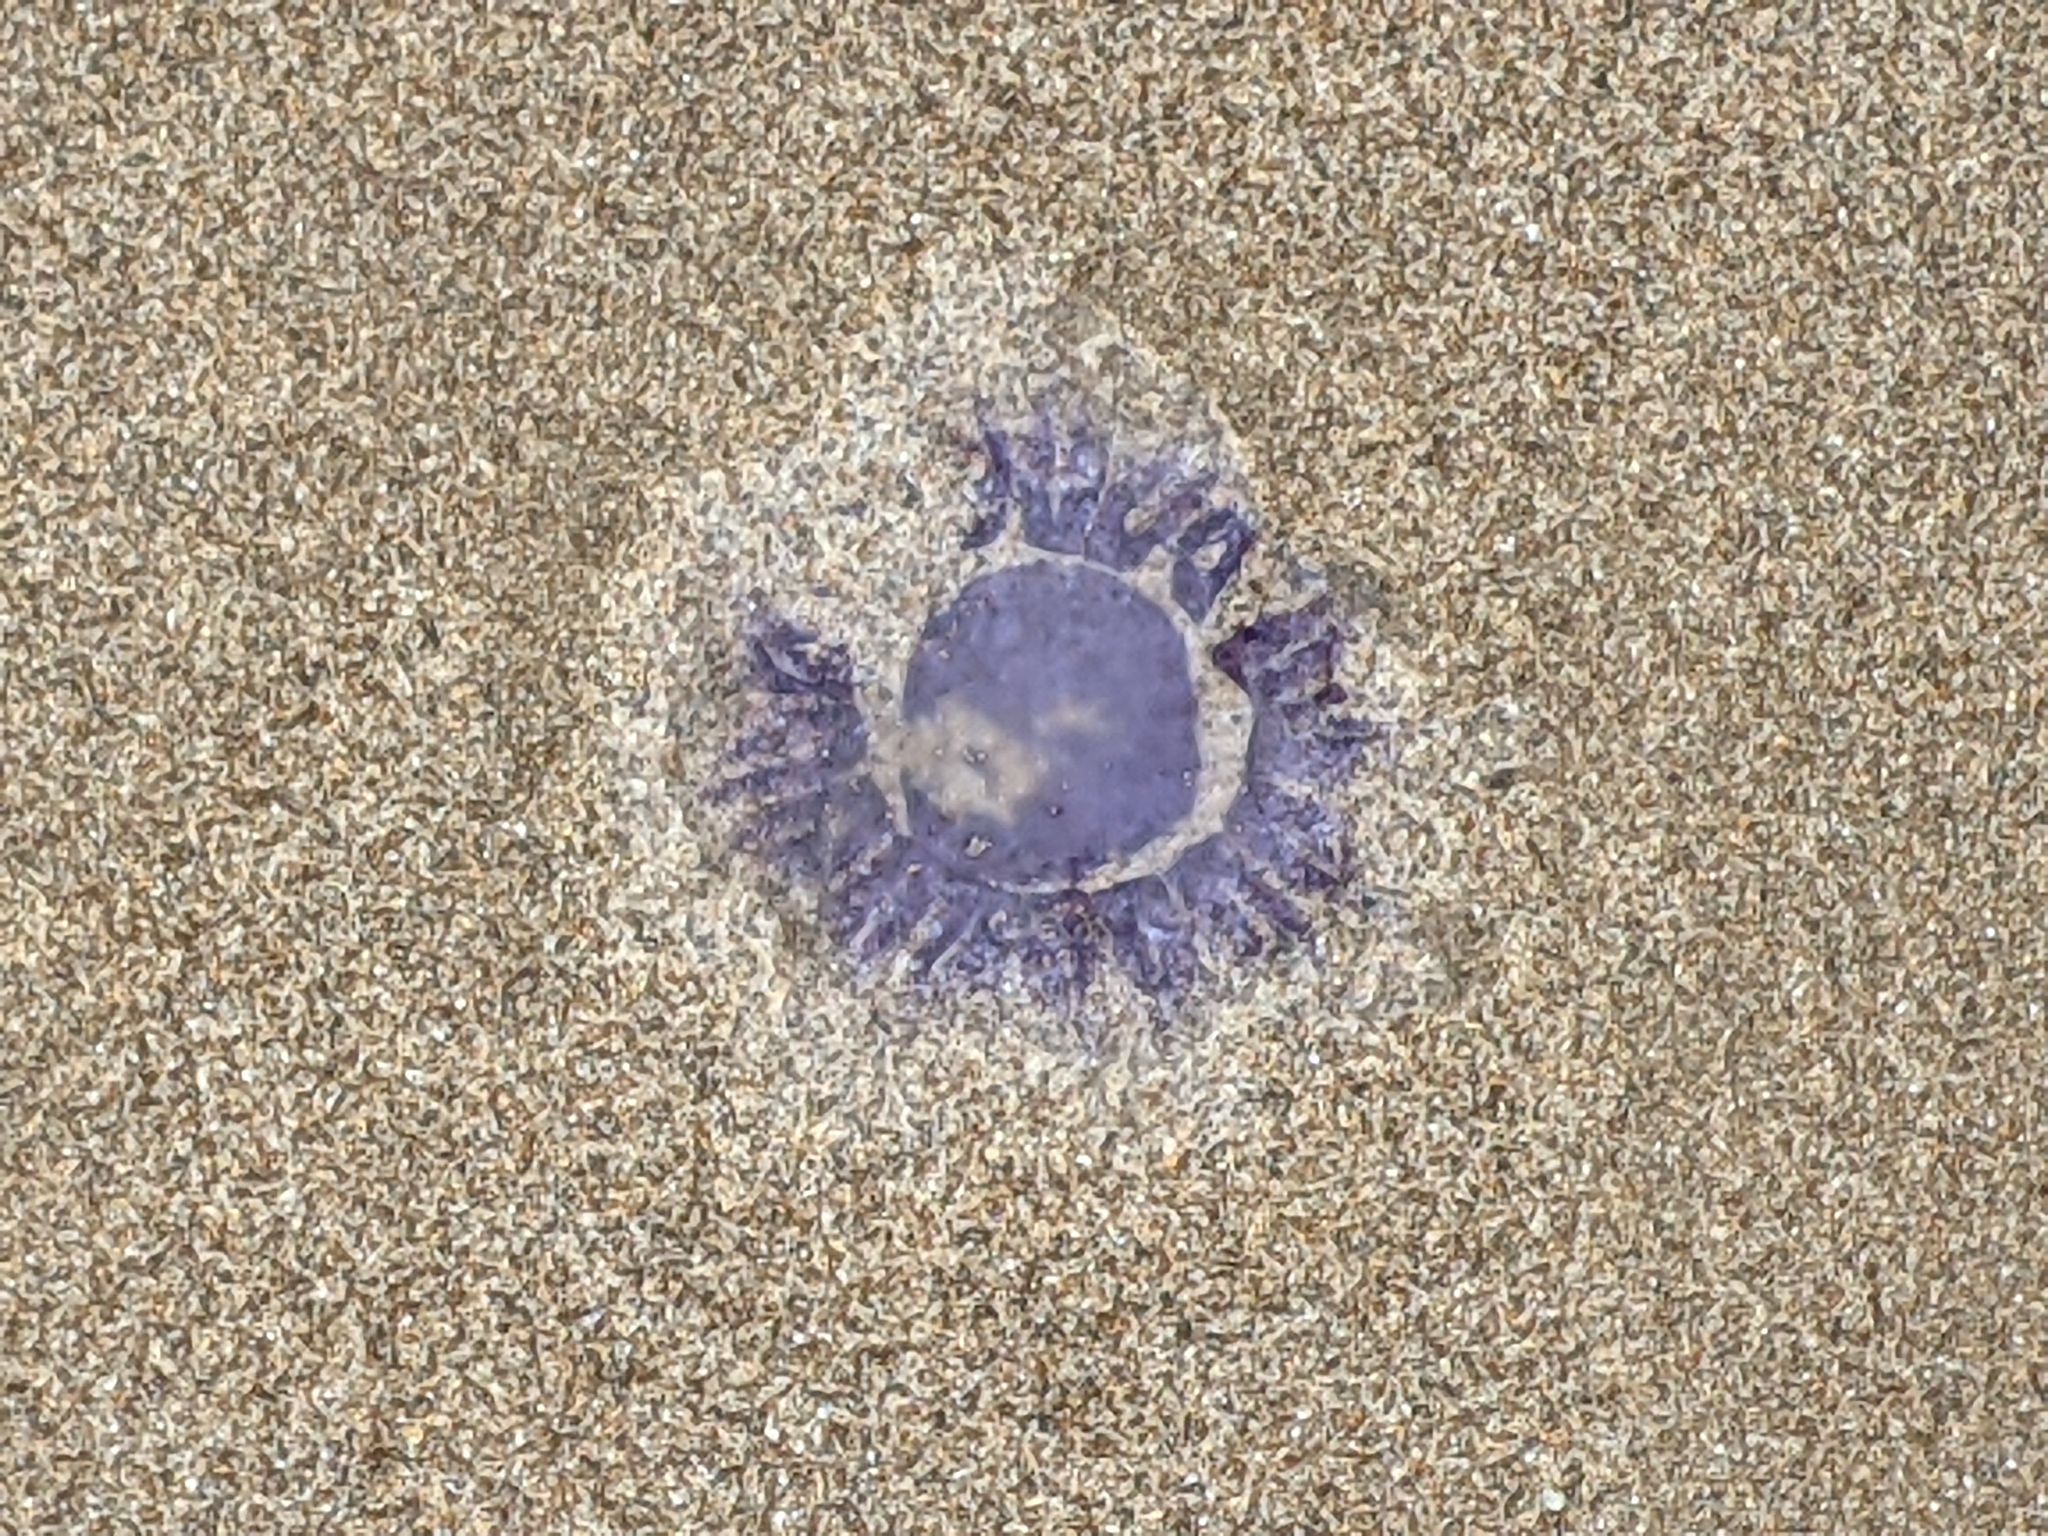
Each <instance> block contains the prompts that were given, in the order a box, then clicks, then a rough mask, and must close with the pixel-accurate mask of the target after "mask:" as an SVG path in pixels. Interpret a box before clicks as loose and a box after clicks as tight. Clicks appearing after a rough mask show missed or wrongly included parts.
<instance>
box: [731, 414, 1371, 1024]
mask: <svg viewBox="0 0 2048 1536" xmlns="http://www.w3.org/2000/svg"><path fill="white" fill-rule="evenodd" d="M1115 447H1116V445H1115V444H1113V443H1111V442H1109V441H1106V440H1105V439H1104V438H1103V437H1102V436H1101V435H1099V434H1097V433H1095V432H1093V431H1091V430H1090V429H1088V428H1086V427H1077V426H1073V425H1060V424H1056V423H1055V422H1053V421H1052V420H1051V419H1050V418H1043V417H1042V418H1041V419H1040V420H1039V421H1038V422H1037V423H1036V424H1035V425H1034V426H1033V427H1032V428H1031V429H1029V430H1028V431H1025V432H1023V433H1020V434H1016V435H1013V434H1011V433H1009V432H1006V431H1002V430H997V429H989V430H987V431H985V433H984V436H983V450H984V452H985V455H986V459H987V473H986V475H985V476H984V477H983V478H982V480H981V481H980V483H979V484H978V486H977V487H976V495H975V500H976V506H977V512H978V516H977V519H976V521H975V523H974V526H973V527H972V529H971V530H970V531H969V533H968V534H967V537H966V545H967V547H968V548H969V549H971V550H974V551H977V552H978V554H979V556H980V557H982V558H983V559H985V560H986V561H987V562H988V565H987V568H986V569H985V571H984V572H983V573H982V574H978V575H976V576H974V577H973V578H972V579H970V580H969V581H968V582H967V583H966V585H965V586H964V587H962V588H961V589H960V591H959V592H958V593H957V595H956V596H955V597H954V598H953V599H952V601H951V602H950V603H948V604H946V605H945V606H943V607H941V608H939V609H938V611H936V612H935V613H933V614H932V615H931V617H930V619H929V620H928V622H927V623H926V624H925V626H924V629H923V632H922V634H921V636H920V637H919V639H918V641H917V644H916V647H915V649H914V650H913V652H912V654H911V656H910V659H909V662H908V665H907V667H906V668H905V670H904V673H903V677H902V680H901V684H902V685H901V689H900V692H899V693H898V695H897V696H896V698H895V700H894V702H893V704H892V705H891V706H890V707H889V708H887V709H885V710H880V711H877V717H876V718H870V715H869V712H868V711H867V710H866V709H864V707H863V698H862V690H861V689H860V688H859V687H858V686H857V683H856V673H855V667H854V661H853V657H852V656H851V654H850V653H849V651H848V649H847V647H845V646H844V645H837V644H831V643H828V642H827V641H825V640H823V639H821V638H820V637H818V636H816V635H814V634H811V633H809V632H807V631H805V630H804V629H802V628H800V627H799V626H797V625H796V624H794V623H792V622H790V621H789V620H787V619H784V618H779V617H769V618H765V619H762V620H759V621H757V622H756V623H755V625H754V627H753V629H752V632H751V633H750V634H749V635H748V637H747V641H746V646H747V656H746V661H747V680H748V683H749V687H750V693H751V699H750V704H749V713H748V717H747V721H746V724H745V726H744V728H743V730H742V733H741V735H740V738H739V740H738V742H737V744H736V747H735V757H736V760H737V763H738V770H737V772H736V773H735V775H734V776H733V778H732V779H731V780H730V781H728V782H727V783H726V784H725V785H724V786H723V788H724V792H725V793H726V794H728V795H730V796H733V797H736V798H737V799H739V800H740V801H741V802H742V804H743V805H744V807H745V809H746V813H747V814H746V817H745V819H744V823H743V829H742V832H741V836H740V840H741V843H742V845H743V846H744V847H746V848H748V849H749V850H751V851H753V852H755V853H757V854H759V855H761V856H762V857H764V858H765V859H766V860H767V861H768V862H769V863H770V864H772V865H773V866H774V867H775V868H776V869H777V870H778V871H779V872H780V873H781V874H782V875H783V876H784V877H785V878H787V879H789V880H790V881H791V882H792V883H794V884H797V885H800V886H802V887H805V888H806V889H808V890H809V891H811V892H812V893H813V894H814V895H815V896H816V898H817V901H818V905H819V913H820V917H821V919H822V921H823V923H824V924H825V926H826V928H827V930H828V931H829V932H830V933H831V934H832V935H833V937H834V938H836V939H837V940H838V941H839V943H841V944H842V945H843V946H845V948H847V949H848V950H849V951H850V952H851V953H852V955H853V957H854V958H855V960H856V961H857V962H859V963H861V964H863V965H870V964H876V963H881V962H886V961H889V960H892V959H893V958H894V957H895V956H898V955H905V956H907V957H908V963H909V968H910V970H911V972H912V973H913V975H914V976H916V977H917V978H918V979H920V980H921V981H923V982H925V983H928V984H955V985H965V986H982V987H996V986H1002V985H1004V984H1005V983H1006V981H1009V980H1014V982H1015V983H1017V984H1021V985H1022V986H1023V987H1024V988H1026V989H1028V990H1029V991H1030V992H1032V993H1034V994H1036V995H1037V996H1039V997H1040V998H1041V999H1043V1000H1044V1001H1046V1002H1048V1003H1051V1004H1053V1005H1055V1006H1059V1007H1064V1008H1071V1007H1072V1006H1073V1005H1074V1004H1075V1003H1077V1002H1078V1001H1079V999H1080V997H1081V996H1082V995H1083V994H1084V993H1085V992H1086V991H1087V989H1088V988H1089V986H1090V984H1091V983H1092V981H1093V979H1094V977H1095V974H1096V972H1097V970H1098V969H1099V968H1100V966H1101V965H1102V963H1103V961H1104V959H1105V958H1108V959H1111V960H1113V961H1114V962H1115V963H1116V964H1117V965H1118V966H1120V967H1121V968H1122V969H1123V970H1124V972H1125V973H1126V974H1127V975H1128V976H1129V978H1130V980H1131V981H1132V983H1133V984H1134V985H1135V986H1136V987H1137V988H1138V989H1139V990H1140V991H1142V992H1144V993H1145V994H1147V995H1148V996H1149V997H1151V998H1153V999H1154V1000H1155V1001H1157V1002H1159V1003H1160V1004H1162V1005H1165V1006H1168V1007H1171V1006H1172V1005H1174V1004H1176V1003H1178V1002H1179V1001H1180V1000H1181V999H1182V998H1183V997H1184V996H1185V995H1186V994H1187V993H1188V991H1189V989H1190V988H1191V987H1192V986H1193V985H1194V984H1195V983H1196V982H1197V981H1198V980H1199V979H1200V978H1201V976H1202V975H1203V974H1204V972H1205V971H1207V970H1213V969H1215V968H1217V967H1219V966H1221V965H1226V964H1230V963H1232V962H1235V961H1239V960H1243V959H1248V958H1250V957H1253V956H1257V955H1260V954H1262V953H1264V952H1265V951H1267V950H1268V949H1269V948H1271V947H1273V946H1275V945H1277V944H1281V943H1286V942H1289V941H1293V940H1297V939H1300V938H1301V937H1303V936H1304V935H1305V934H1306V933H1307V932H1308V930H1309V920H1308V916H1307V914H1306V913H1305V912H1304V910H1303V904H1302V903H1303V898H1304V897H1312V896H1316V895H1318V894H1321V893H1325V892H1329V891H1332V890H1334V889H1335V888H1337V887H1339V886H1342V885H1343V884H1344V883H1345V881H1346V879H1347V877H1348V874H1349V860H1348V857H1347V851H1346V838H1345V833H1344V829H1343V827H1342V826H1341V825H1340V823H1339V821H1338V819H1337V817H1336V816H1335V815H1334V814H1333V813H1332V812H1331V811H1330V810H1328V809H1327V808H1326V807H1325V806H1324V805H1323V803H1322V802H1321V800H1320V798H1319V796H1320V795H1322V794H1323V793H1325V792H1327V791H1328V790H1329V789H1330V788H1331V787H1333V786H1334V785H1336V784H1338V783H1339V782H1340V781H1341V780H1342V779H1343V778H1344V777H1345V776H1346V775H1347V774H1348V773H1350V772H1351V771H1352V769H1353V768H1354V766H1355V765H1356V764H1357V762H1358V760H1359V758H1360V757H1361V755H1362V754H1363V753H1364V752H1365V751H1366V750H1367V749H1368V747H1370V746H1371V745H1372V744H1373V743H1374V742H1375V741H1376V740H1378V739H1379V738H1380V730H1379V728H1378V727H1376V726H1374V725H1372V724H1371V723H1369V722H1367V721H1364V720H1361V719H1358V718H1356V717H1354V716H1351V715H1348V714H1346V713H1344V705H1345V702H1346V699H1345V694H1344V691H1343V689H1342V688H1341V687H1339V685H1338V684H1337V682H1336V680H1335V673H1336V667H1337V661H1338V657H1339V653H1340V651H1341V648H1342V646H1343V643H1344V634H1343V630H1342V627H1341V626H1340V624H1339V623H1338V622H1337V620H1336V618H1335V616H1334V614H1333V613H1332V611H1331V609H1330V607H1329V605H1328V603H1327V601H1326V600H1318V601H1316V602H1312V603H1310V604H1308V605H1306V606H1303V607H1299V608H1295V609H1292V610H1290V611H1286V612H1280V613H1274V614H1271V615H1268V616H1264V617H1261V618H1258V619H1256V620H1254V621H1253V622H1251V623H1249V624H1246V625H1244V626H1243V627H1242V628H1240V629H1238V630H1236V631H1235V632H1234V633H1232V634H1230V635H1228V636H1226V637H1223V638H1221V639H1215V638H1213V637H1211V636H1210V635H1209V634H1208V632H1207V630H1206V625H1207V623H1208V620H1209V618H1210V616H1211V613H1212V611H1213V609H1214V608H1215V606H1216V604H1217V601H1218V599H1219V598H1220V597H1221V596H1222V594H1223V592H1224V591H1225V590H1226V589H1227V588H1228V587H1229V585H1230V583H1231V582H1232V580H1233V579H1234V578H1235V577H1236V575H1237V573H1238V569H1239V567H1240V565H1241V564H1242V562H1243V560H1244V558H1245V555H1246V553H1247V551H1248V550H1249V549H1250V547H1251V544H1252V539H1253V532H1252V528H1251V525H1250V523H1249V522H1248V521H1247V520H1246V518H1245V517H1244V515H1243V514H1242V513H1241V512H1240V511H1239V510H1238V509H1237V508H1236V507H1235V506H1233V505H1231V504H1229V503H1228V502H1227V501H1224V500H1222V499H1220V498H1218V497H1216V496H1215V495H1214V494H1213V492H1214V482H1213V480H1212V478H1211V477H1208V476H1206V475H1200V474H1196V473H1194V472H1192V471H1189V470H1187V469H1185V468H1183V467H1182V465H1181V464H1179V463H1178V462H1177V461H1176V460H1175V458H1174V457H1173V456H1171V455H1170V454H1168V455H1164V456H1161V455H1151V456H1147V457H1145V458H1143V459H1140V460H1139V461H1137V462H1123V461H1122V460H1121V459H1120V458H1119V456H1118V455H1117V454H1116V452H1115Z"/></svg>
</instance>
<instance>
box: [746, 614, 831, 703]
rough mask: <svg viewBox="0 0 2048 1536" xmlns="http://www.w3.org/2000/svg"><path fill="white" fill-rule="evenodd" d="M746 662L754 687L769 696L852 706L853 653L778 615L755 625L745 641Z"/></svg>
mask: <svg viewBox="0 0 2048 1536" xmlns="http://www.w3.org/2000/svg"><path fill="white" fill-rule="evenodd" d="M747 660H748V666H749V671H750V673H751V675H752V678H753V681H754V684H755V685H756V686H757V687H759V688H762V689H765V690H766V691H767V692H769V693H774V694H798V695H815V696H818V697H821V698H824V699H828V700H830V701H832V702H833V703H836V704H851V703H852V702H853V697H854V688H853V656H852V653H851V652H850V651H849V650H848V649H847V648H846V647H845V646H843V645H828V644H826V643H825V642H824V641H822V640H820V639H819V638H818V636H817V635H815V634H813V633H812V632H811V631H810V630H808V629H805V628H803V627H802V626H801V625H799V624H796V623H794V622H792V621H791V620H789V619H785V618H782V617H780V616H779V615H778V616H776V617H773V618H770V619H768V620H766V621H765V622H762V623H759V624H757V625H755V627H754V629H753V631H752V633H750V634H749V635H748V637H747Z"/></svg>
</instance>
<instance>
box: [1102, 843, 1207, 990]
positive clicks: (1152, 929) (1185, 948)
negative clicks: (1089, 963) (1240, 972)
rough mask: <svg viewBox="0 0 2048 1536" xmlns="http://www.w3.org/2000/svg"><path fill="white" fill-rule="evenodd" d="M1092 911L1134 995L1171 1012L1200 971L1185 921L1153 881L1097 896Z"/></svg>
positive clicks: (1161, 886) (1170, 896)
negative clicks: (1135, 990) (1100, 921)
mask: <svg viewBox="0 0 2048 1536" xmlns="http://www.w3.org/2000/svg"><path fill="white" fill-rule="evenodd" d="M1096 909H1097V911H1098V913H1099V914H1100V916H1101V918H1102V924H1103V927H1104V928H1105V929H1106V930H1107V931H1108V933H1109V940H1110V950H1111V953H1112V954H1113V955H1114V956H1115V958H1116V961H1117V963H1118V964H1119V965H1121V966H1122V967H1123V969H1124V971H1125V972H1126V973H1127V974H1128V975H1129V976H1130V978H1131V981H1132V984H1133V985H1135V986H1136V987H1137V988H1138V990H1139V991H1140V992H1143V993H1144V994H1145V995H1146V996H1147V997H1150V998H1151V999H1152V1000H1153V1001H1154V1002H1156V1003H1158V1004H1159V1005H1160V1006H1162V1007H1165V1008H1172V1007H1175V1006H1177V1005H1178V1004H1179V1003H1180V1002H1181V1000H1182V999H1184V998H1185V997H1186V996H1187V994H1188V993H1189V992H1190V991H1191V990H1192V989H1193V987H1194V984H1195V982H1196V981H1197V980H1198V979H1199V977H1200V975H1201V970H1202V962H1201V955H1200V952H1199V951H1198V950H1197V948H1196V946H1195V941H1194V936H1193V935H1192V933H1190V931H1189V926H1188V921H1187V915H1186V912H1185V910H1184V909H1183V908H1181V907H1180V906H1178V905H1177V904H1176V903H1175V901H1174V899H1173V893H1172V891H1170V890H1169V889H1168V888H1167V885H1166V882H1165V881H1164V880H1163V879H1161V878H1160V877H1159V876H1158V875H1148V876H1146V877H1144V878H1143V879H1139V880H1132V881H1127V882H1126V883H1124V884H1123V885H1119V886H1114V887H1112V888H1111V889H1109V890H1107V891H1105V892H1103V893H1102V894H1101V895H1100V896H1099V897H1097V899H1096Z"/></svg>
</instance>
